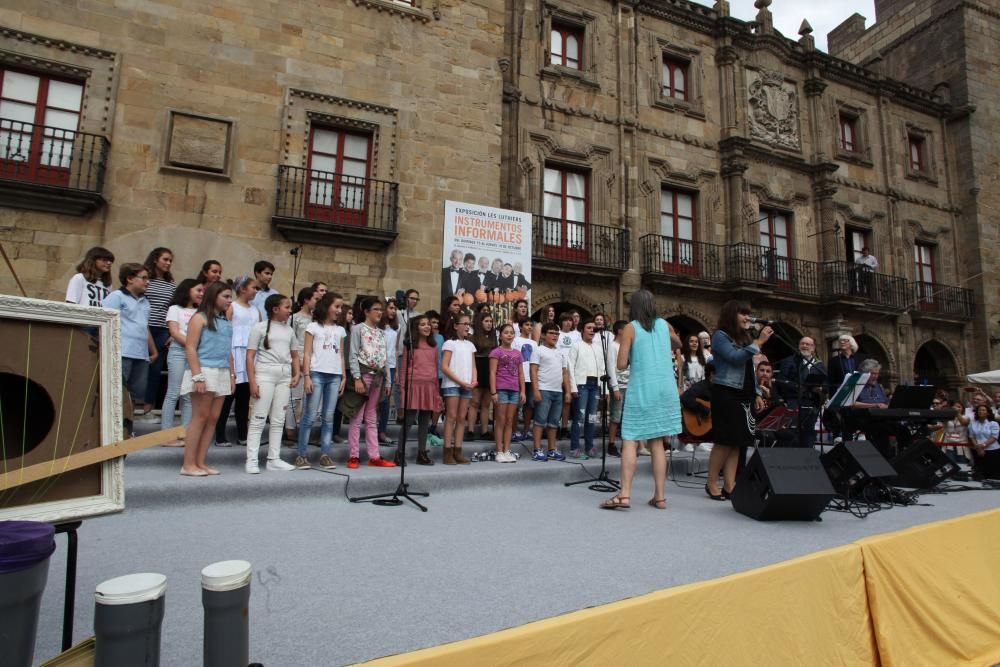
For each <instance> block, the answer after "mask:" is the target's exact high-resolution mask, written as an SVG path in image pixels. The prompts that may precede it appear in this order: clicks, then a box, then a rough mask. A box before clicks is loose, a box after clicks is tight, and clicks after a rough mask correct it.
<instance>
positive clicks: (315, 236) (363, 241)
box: [271, 165, 399, 250]
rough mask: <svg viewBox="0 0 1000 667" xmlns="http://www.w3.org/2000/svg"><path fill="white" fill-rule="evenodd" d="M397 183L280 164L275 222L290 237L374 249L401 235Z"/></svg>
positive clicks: (382, 246) (303, 241)
mask: <svg viewBox="0 0 1000 667" xmlns="http://www.w3.org/2000/svg"><path fill="white" fill-rule="evenodd" d="M398 209H399V184H398V183H392V182H389V181H379V180H376V179H374V178H362V177H360V176H351V175H348V174H335V173H332V172H327V171H318V170H316V169H304V168H302V167H290V166H286V165H281V166H279V167H278V196H277V199H276V202H275V212H274V216H273V217H272V218H271V222H272V224H273V225H274V226H275V227H276V228H277V229H278V230H279V231H280V232H281V233H282V234H283V235H284V236H285V238H287V239H288V240H289V241H293V242H296V243H315V244H320V245H333V246H337V247H348V248H364V249H369V250H376V249H379V248H384V247H385V246H388V245H389V244H391V243H392V242H393V240H394V239H395V238H396V236H397V235H398V230H397V227H396V225H397V218H398Z"/></svg>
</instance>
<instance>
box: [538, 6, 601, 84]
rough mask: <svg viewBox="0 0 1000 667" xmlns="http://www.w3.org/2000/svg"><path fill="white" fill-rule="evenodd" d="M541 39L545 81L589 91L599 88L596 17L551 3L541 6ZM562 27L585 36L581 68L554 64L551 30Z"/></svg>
mask: <svg viewBox="0 0 1000 667" xmlns="http://www.w3.org/2000/svg"><path fill="white" fill-rule="evenodd" d="M542 10H543V15H542V19H543V20H542V39H541V44H540V46H541V55H542V61H541V68H540V73H541V76H542V78H545V79H552V80H556V81H560V82H561V83H576V84H579V85H582V86H585V87H588V88H595V89H600V87H601V86H600V83H598V80H597V59H596V58H595V57H594V54H595V53H597V29H596V25H595V24H596V22H597V15H596V14H592V13H590V12H588V11H585V10H574V9H567V8H565V7H561V6H560V5H558V4H555V3H552V2H545V3H544V4H543V5H542ZM553 25H562V26H566V27H568V28H572V29H575V30H578V31H579V32H580V33H581V34H582V35H583V39H582V40H581V44H580V49H581V51H582V53H581V54H580V55H581V58H580V69H574V68H572V67H564V66H562V65H553V64H552V46H551V39H552V27H553Z"/></svg>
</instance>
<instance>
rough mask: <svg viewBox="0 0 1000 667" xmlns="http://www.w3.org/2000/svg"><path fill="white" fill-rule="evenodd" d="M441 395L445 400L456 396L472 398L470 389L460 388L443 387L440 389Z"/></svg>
mask: <svg viewBox="0 0 1000 667" xmlns="http://www.w3.org/2000/svg"><path fill="white" fill-rule="evenodd" d="M441 395H442V396H444V397H445V398H449V397H451V396H458V397H459V398H472V390H471V389H462V388H461V387H444V388H442V389H441Z"/></svg>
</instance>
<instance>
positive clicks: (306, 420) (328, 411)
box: [299, 371, 343, 456]
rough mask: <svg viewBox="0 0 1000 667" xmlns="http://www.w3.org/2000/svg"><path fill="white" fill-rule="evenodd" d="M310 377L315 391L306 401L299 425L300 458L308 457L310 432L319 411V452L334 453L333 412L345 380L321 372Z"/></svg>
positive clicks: (341, 377)
mask: <svg viewBox="0 0 1000 667" xmlns="http://www.w3.org/2000/svg"><path fill="white" fill-rule="evenodd" d="M309 377H310V379H311V380H312V386H313V391H312V393H311V394H309V397H308V398H309V400H308V401H306V407H305V409H304V410H303V411H302V422H301V423H300V424H299V456H305V455H306V445H308V444H309V432H310V430H311V429H312V424H313V419H315V418H316V411H317V410H318V411H319V416H320V423H321V424H322V426H321V427H320V431H319V450H320V452H321V453H322V454H329V453H330V452H331V451H333V412H334V410H335V409H336V408H337V392H339V391H340V382H341V380H342V379H343V376H342V375H334V374H333V373H320V372H319V371H312V372H311V373H310V374H309ZM320 401H322V408H320Z"/></svg>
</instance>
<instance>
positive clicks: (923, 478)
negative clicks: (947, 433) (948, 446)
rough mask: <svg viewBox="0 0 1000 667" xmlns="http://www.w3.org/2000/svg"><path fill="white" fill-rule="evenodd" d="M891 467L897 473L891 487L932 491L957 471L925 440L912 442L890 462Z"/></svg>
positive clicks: (952, 464)
mask: <svg viewBox="0 0 1000 667" xmlns="http://www.w3.org/2000/svg"><path fill="white" fill-rule="evenodd" d="M892 467H893V468H895V469H896V472H897V473H898V475H897V476H896V478H895V479H893V480H892V484H893V486H905V487H906V488H908V489H932V488H934V487H935V486H937V485H938V484H940V483H941V482H943V481H944V480H946V479H948V478H949V477H954V476H955V474H956V473H958V471H959V468H958V465H957V464H955V463H953V462H952V461H951V459H949V458H948V457H947V456H945V454H944V452H942V451H941V450H940V449H938V447H937V445H935V444H934V443H933V442H931V441H930V440H928V439H927V438H920V439H919V440H914V441H913V444H911V445H910V446H909V447H907V448H906V449H904V450H903V451H902V452H900V453H899V455H897V456H896V458H894V459H893V460H892Z"/></svg>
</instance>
